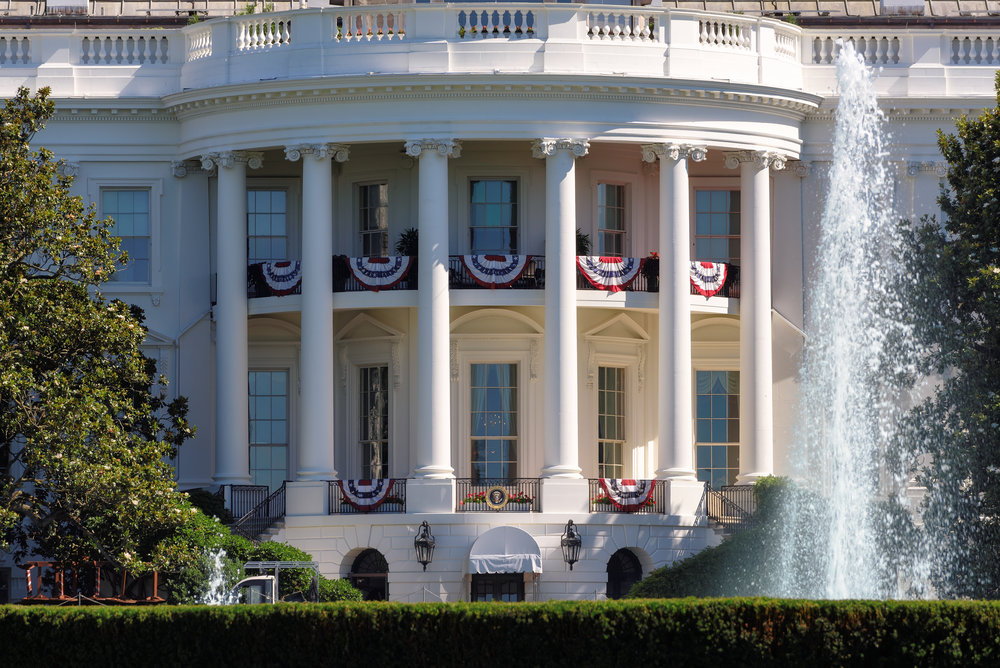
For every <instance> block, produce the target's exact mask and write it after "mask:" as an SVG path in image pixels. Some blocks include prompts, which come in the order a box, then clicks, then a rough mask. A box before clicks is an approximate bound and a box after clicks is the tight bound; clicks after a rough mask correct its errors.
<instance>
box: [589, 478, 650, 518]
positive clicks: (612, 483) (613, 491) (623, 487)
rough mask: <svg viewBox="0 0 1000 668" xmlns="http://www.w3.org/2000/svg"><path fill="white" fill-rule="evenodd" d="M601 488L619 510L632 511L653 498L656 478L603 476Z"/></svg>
mask: <svg viewBox="0 0 1000 668" xmlns="http://www.w3.org/2000/svg"><path fill="white" fill-rule="evenodd" d="M600 480H601V489H603V490H604V493H605V494H607V495H608V499H610V500H611V503H612V504H614V506H615V508H617V509H618V510H624V511H625V512H629V513H630V512H632V511H635V510H639V509H640V508H642V507H643V506H646V505H648V504H649V501H650V499H652V498H653V489H654V488H655V487H656V481H655V480H630V479H624V478H601V479H600Z"/></svg>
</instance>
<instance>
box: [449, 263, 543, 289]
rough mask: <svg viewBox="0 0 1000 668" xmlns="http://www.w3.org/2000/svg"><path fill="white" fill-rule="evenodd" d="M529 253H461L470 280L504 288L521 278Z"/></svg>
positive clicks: (483, 284)
mask: <svg viewBox="0 0 1000 668" xmlns="http://www.w3.org/2000/svg"><path fill="white" fill-rule="evenodd" d="M530 259H531V256H530V255H463V256H462V264H464V265H465V268H466V270H467V271H468V272H469V275H470V276H472V280H474V281H475V282H476V283H479V285H481V286H483V287H484V288H491V289H492V288H506V287H508V286H510V285H511V284H513V283H514V281H516V280H517V279H519V278H521V274H523V273H524V270H525V269H526V268H527V266H528V260H530Z"/></svg>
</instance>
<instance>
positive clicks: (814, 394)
mask: <svg viewBox="0 0 1000 668" xmlns="http://www.w3.org/2000/svg"><path fill="white" fill-rule="evenodd" d="M872 79H873V73H872V71H871V70H870V69H868V68H867V67H865V65H864V63H863V61H862V59H861V57H860V56H859V55H858V54H857V53H856V52H855V51H854V49H853V45H852V44H851V43H846V44H843V45H842V48H841V53H840V56H839V59H838V61H837V80H838V86H839V102H838V105H837V110H836V127H835V136H834V138H833V161H832V165H831V168H830V172H829V180H828V183H827V192H828V195H827V198H826V202H825V207H824V211H823V216H822V222H821V232H820V241H819V245H818V248H817V253H816V264H815V275H814V276H813V277H812V280H811V283H810V288H809V291H808V299H807V309H806V311H807V312H806V332H807V337H808V338H807V341H806V345H805V351H804V359H803V366H802V374H801V395H800V405H799V421H798V426H797V430H796V437H795V445H794V446H793V450H792V453H791V456H790V461H791V462H793V464H792V466H793V470H792V478H793V480H796V481H800V482H801V484H800V485H798V486H797V490H793V491H791V492H789V493H788V495H787V497H788V498H787V499H786V506H785V507H784V508H783V510H782V513H781V514H782V520H781V522H782V526H781V532H780V533H781V534H782V538H781V540H780V541H779V542H780V545H779V548H780V549H779V550H778V555H779V556H778V558H777V560H776V563H775V564H774V566H775V567H776V568H775V569H774V570H775V575H774V576H773V581H772V583H771V586H772V587H773V588H774V591H773V592H770V593H773V594H776V595H779V596H790V597H809V598H875V599H883V598H901V597H912V596H923V595H926V593H927V590H926V587H925V586H924V585H923V584H922V583H923V582H924V581H925V580H924V577H923V573H924V572H925V571H926V569H925V568H924V567H923V566H922V563H923V559H922V558H921V557H920V552H921V550H920V549H919V548H918V547H916V546H915V544H914V543H913V541H912V540H910V538H911V537H912V536H913V535H914V532H913V530H912V523H911V522H910V513H909V512H908V511H907V510H906V508H905V497H904V490H905V486H906V484H907V482H908V480H909V474H910V471H909V470H908V465H906V463H905V461H906V460H905V458H904V457H901V456H899V453H894V452H893V448H892V444H893V443H894V441H895V439H894V437H895V436H896V429H897V428H898V425H899V420H900V418H901V417H902V415H903V412H904V411H905V407H906V406H907V404H908V401H909V397H907V396H905V395H904V394H903V391H904V390H902V389H901V388H905V387H906V383H903V382H900V379H901V378H903V377H904V376H906V375H907V374H909V373H912V371H913V368H914V366H913V364H914V359H915V352H916V351H915V350H913V349H912V344H911V343H909V341H910V339H911V336H910V332H909V331H908V329H907V325H906V320H905V318H903V317H901V316H902V313H903V309H904V308H905V305H904V304H903V303H902V299H901V298H900V296H899V295H900V293H899V292H898V291H893V290H891V289H887V286H890V285H893V284H894V283H896V282H897V281H898V280H900V277H899V275H898V274H899V267H898V265H897V264H896V262H895V259H896V258H898V257H899V248H898V247H897V245H898V241H897V240H898V235H897V234H895V233H894V232H895V226H896V223H897V220H896V217H895V216H894V212H893V207H892V184H891V178H890V174H889V173H888V169H887V166H886V162H885V155H886V142H887V140H886V138H885V133H884V131H883V126H884V124H885V119H884V115H883V114H882V112H881V110H880V109H879V106H878V102H877V100H876V96H875V92H874V88H873V85H872Z"/></svg>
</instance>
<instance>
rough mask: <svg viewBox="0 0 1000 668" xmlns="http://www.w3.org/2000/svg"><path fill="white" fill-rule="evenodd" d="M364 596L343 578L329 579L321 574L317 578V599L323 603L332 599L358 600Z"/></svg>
mask: <svg viewBox="0 0 1000 668" xmlns="http://www.w3.org/2000/svg"><path fill="white" fill-rule="evenodd" d="M363 598H364V596H363V595H362V594H361V592H360V591H358V590H357V589H355V588H354V585H352V584H351V583H350V582H349V581H347V580H343V579H335V580H330V579H327V578H325V577H323V576H322V575H321V576H320V578H319V600H320V601H321V602H323V603H328V602H332V601H360V600H363Z"/></svg>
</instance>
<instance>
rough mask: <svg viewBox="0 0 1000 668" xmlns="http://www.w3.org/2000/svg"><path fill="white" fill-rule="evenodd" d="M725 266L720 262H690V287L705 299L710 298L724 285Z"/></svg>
mask: <svg viewBox="0 0 1000 668" xmlns="http://www.w3.org/2000/svg"><path fill="white" fill-rule="evenodd" d="M726 273H727V271H726V265H725V264H724V263H722V262H692V263H691V285H693V286H694V289H695V290H697V291H698V293H699V294H702V295H704V296H706V297H711V296H712V295H714V294H715V293H717V292H718V291H719V290H721V289H722V286H723V285H725V284H726Z"/></svg>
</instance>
